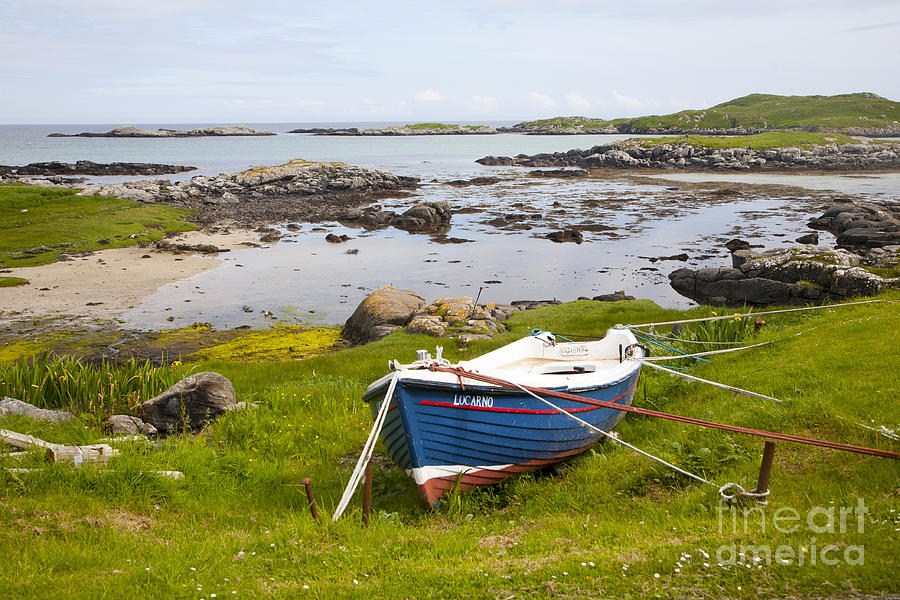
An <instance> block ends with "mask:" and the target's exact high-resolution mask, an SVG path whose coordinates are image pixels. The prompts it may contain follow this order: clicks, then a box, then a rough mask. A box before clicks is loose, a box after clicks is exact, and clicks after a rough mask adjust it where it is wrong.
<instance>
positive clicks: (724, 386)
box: [636, 357, 781, 404]
mask: <svg viewBox="0 0 900 600" xmlns="http://www.w3.org/2000/svg"><path fill="white" fill-rule="evenodd" d="M680 358H683V357H680ZM636 360H638V361H639V362H640V363H641V364H643V365H647V366H648V367H652V368H654V369H658V370H660V371H664V372H666V373H669V374H670V375H677V376H678V377H684V378H685V379H690V380H691V381H696V382H698V383H706V384H708V385H712V386H715V387H718V388H722V389H723V390H728V391H729V392H734V393H736V394H743V395H744V396H750V397H751V398H763V399H764V400H772V401H773V402H778V403H779V404H781V400H779V399H778V398H773V397H771V396H766V395H764V394H757V393H756V392H751V391H750V390H744V389H741V388H738V387H734V386H731V385H727V384H724V383H718V382H716V381H710V380H708V379H701V378H700V377H695V376H693V375H688V374H687V373H679V372H678V371H673V370H672V369H667V368H666V367H663V366H660V365H655V364H653V363H652V362H649V361H648V360H645V359H643V358H639V359H636Z"/></svg>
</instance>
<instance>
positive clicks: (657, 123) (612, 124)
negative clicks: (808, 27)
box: [513, 92, 900, 135]
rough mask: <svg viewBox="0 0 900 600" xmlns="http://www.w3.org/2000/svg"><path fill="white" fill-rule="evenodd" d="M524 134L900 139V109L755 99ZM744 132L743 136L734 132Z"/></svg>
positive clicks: (826, 100)
mask: <svg viewBox="0 0 900 600" xmlns="http://www.w3.org/2000/svg"><path fill="white" fill-rule="evenodd" d="M513 129H515V130H518V131H535V132H538V131H540V132H544V133H549V132H552V130H555V129H575V130H581V131H587V130H600V129H609V130H612V129H615V130H616V131H618V132H619V133H655V132H665V133H682V132H686V133H689V132H696V131H700V130H702V131H714V130H730V131H732V132H735V133H738V132H740V130H748V132H753V133H756V132H759V131H766V130H777V129H803V130H819V129H821V130H825V131H848V132H850V133H860V134H868V135H900V103H898V102H894V101H892V100H888V99H887V98H882V97H881V96H878V95H876V94H872V93H869V92H861V93H856V94H841V95H838V96H777V95H774V94H750V95H749V96H744V97H742V98H736V99H734V100H730V101H728V102H723V103H722V104H717V105H716V106H713V107H711V108H707V109H704V110H683V111H681V112H677V113H672V114H669V115H649V116H643V117H633V118H621V119H612V120H603V119H588V118H585V117H556V118H553V119H542V120H539V121H528V122H525V123H520V124H519V125H516V126H515V127H514V128H513ZM734 130H738V131H734Z"/></svg>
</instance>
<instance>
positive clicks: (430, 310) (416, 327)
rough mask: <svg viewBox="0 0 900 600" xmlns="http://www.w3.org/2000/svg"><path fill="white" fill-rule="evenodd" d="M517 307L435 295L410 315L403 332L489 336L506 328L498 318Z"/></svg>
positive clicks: (464, 297)
mask: <svg viewBox="0 0 900 600" xmlns="http://www.w3.org/2000/svg"><path fill="white" fill-rule="evenodd" d="M516 310H517V309H516V308H515V307H513V306H508V305H496V304H490V305H476V304H475V300H474V299H473V298H471V297H469V296H463V297H461V298H438V299H437V300H434V301H433V302H431V303H430V304H429V305H428V306H426V307H425V308H424V309H422V310H421V311H420V312H418V313H416V314H415V315H414V316H413V318H412V320H411V321H410V322H409V325H407V327H406V333H409V334H424V335H430V336H432V337H443V336H446V335H448V334H449V335H452V336H453V337H457V338H461V339H463V340H473V339H490V338H491V337H492V336H493V335H494V334H495V333H497V332H500V331H506V327H505V326H504V325H503V323H501V321H503V320H506V319H507V318H509V315H510V314H512V313H513V312H515V311H516Z"/></svg>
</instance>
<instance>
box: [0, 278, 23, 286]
mask: <svg viewBox="0 0 900 600" xmlns="http://www.w3.org/2000/svg"><path fill="white" fill-rule="evenodd" d="M28 283H29V282H28V280H27V279H25V278H24V277H2V276H0V288H3V287H15V286H17V285H28Z"/></svg>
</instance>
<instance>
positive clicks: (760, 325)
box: [753, 317, 766, 333]
mask: <svg viewBox="0 0 900 600" xmlns="http://www.w3.org/2000/svg"><path fill="white" fill-rule="evenodd" d="M765 324H766V322H765V321H763V320H762V319H760V318H759V317H756V320H755V321H754V323H753V333H759V330H760V329H762V328H763V325H765Z"/></svg>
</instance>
